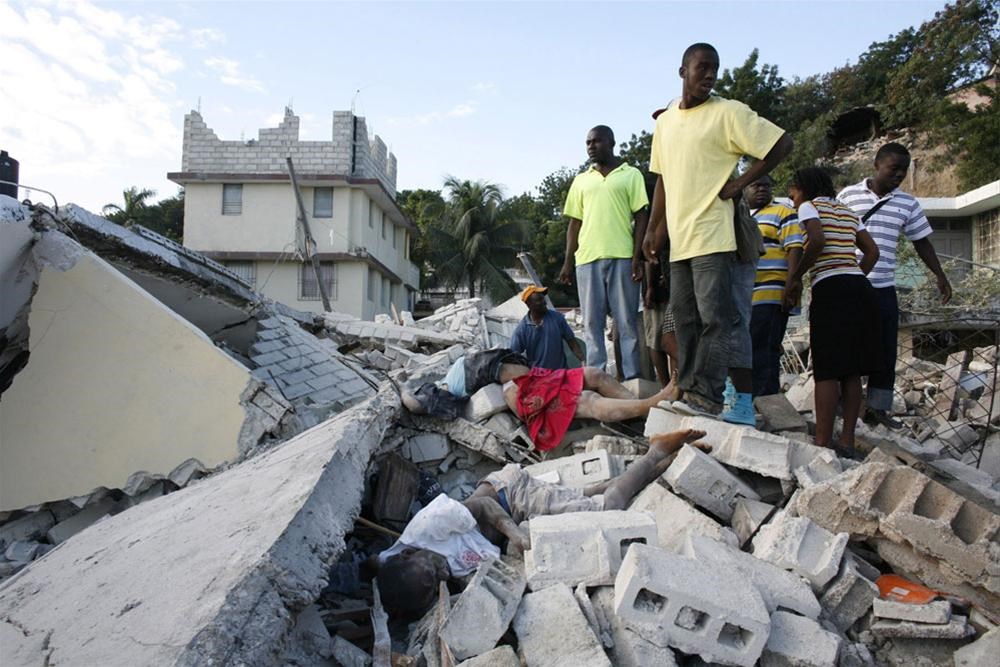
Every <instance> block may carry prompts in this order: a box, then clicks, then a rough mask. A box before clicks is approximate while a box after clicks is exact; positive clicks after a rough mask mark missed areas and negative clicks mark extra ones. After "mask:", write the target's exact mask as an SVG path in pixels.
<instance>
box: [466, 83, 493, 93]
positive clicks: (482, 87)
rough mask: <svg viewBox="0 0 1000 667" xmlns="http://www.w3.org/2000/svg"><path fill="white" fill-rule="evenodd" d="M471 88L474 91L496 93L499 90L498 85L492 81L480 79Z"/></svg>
mask: <svg viewBox="0 0 1000 667" xmlns="http://www.w3.org/2000/svg"><path fill="white" fill-rule="evenodd" d="M470 90H472V92H474V93H490V94H495V93H496V92H497V85H496V84H495V83H493V82H492V81H479V82H478V83H474V84H472V86H471V87H470Z"/></svg>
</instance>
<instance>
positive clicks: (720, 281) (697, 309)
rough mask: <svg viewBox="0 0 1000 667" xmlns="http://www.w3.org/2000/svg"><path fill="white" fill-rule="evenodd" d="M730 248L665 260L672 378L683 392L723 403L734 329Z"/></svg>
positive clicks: (731, 254)
mask: <svg viewBox="0 0 1000 667" xmlns="http://www.w3.org/2000/svg"><path fill="white" fill-rule="evenodd" d="M732 256H733V253H731V252H719V253H713V254H711V255H704V256H702V257H693V258H691V259H685V260H682V261H679V262H671V263H670V308H671V310H672V311H673V315H674V321H675V323H676V330H675V332H674V333H675V335H676V336H677V350H678V354H679V355H680V360H679V361H680V364H679V368H678V378H677V382H678V384H679V385H680V388H681V389H682V390H684V391H685V392H692V393H695V394H698V395H699V396H701V397H702V398H704V399H707V400H709V401H712V402H713V403H722V392H723V390H724V389H725V386H726V375H727V373H728V371H729V362H730V351H729V349H728V348H729V344H730V340H731V333H732V329H733V293H732V276H731V271H732V264H733V258H732Z"/></svg>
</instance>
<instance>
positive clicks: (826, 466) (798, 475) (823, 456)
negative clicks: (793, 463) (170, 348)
mask: <svg viewBox="0 0 1000 667" xmlns="http://www.w3.org/2000/svg"><path fill="white" fill-rule="evenodd" d="M843 471H844V468H843V466H842V465H841V463H840V459H839V458H837V455H836V454H834V453H833V452H832V451H830V450H827V451H824V452H821V453H819V454H817V455H816V456H815V457H813V459H812V461H810V462H809V463H808V464H806V465H804V466H801V467H799V468H796V470H795V479H796V480H797V481H798V483H799V486H800V487H801V488H803V489H808V488H809V487H811V486H815V485H816V484H819V483H821V482H825V481H827V480H828V479H833V478H834V477H836V476H837V475H839V474H840V473H842V472H843Z"/></svg>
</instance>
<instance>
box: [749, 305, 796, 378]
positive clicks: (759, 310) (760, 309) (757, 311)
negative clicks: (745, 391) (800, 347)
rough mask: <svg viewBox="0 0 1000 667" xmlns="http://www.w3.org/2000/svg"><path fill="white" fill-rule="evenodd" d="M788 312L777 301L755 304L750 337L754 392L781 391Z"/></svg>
mask: <svg viewBox="0 0 1000 667" xmlns="http://www.w3.org/2000/svg"><path fill="white" fill-rule="evenodd" d="M787 327H788V313H785V312H782V309H781V306H780V305H779V304H777V303H760V304H757V305H756V306H754V307H753V316H752V317H751V318H750V337H751V338H752V339H753V395H754V396H770V395H771V394H777V393H778V392H780V391H781V377H780V375H781V354H782V342H783V341H784V339H785V329H786V328H787Z"/></svg>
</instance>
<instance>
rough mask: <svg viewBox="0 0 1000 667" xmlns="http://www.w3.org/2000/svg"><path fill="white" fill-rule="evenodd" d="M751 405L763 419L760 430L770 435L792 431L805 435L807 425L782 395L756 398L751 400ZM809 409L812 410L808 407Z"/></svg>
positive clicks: (807, 428)
mask: <svg viewBox="0 0 1000 667" xmlns="http://www.w3.org/2000/svg"><path fill="white" fill-rule="evenodd" d="M753 405H754V407H755V408H756V409H757V412H759V413H760V414H761V416H762V417H764V424H763V426H762V430H764V431H769V432H771V433H777V432H779V431H794V432H798V433H806V432H807V431H808V430H809V425H808V424H806V420H805V419H803V418H802V415H800V414H799V413H798V410H796V409H795V407H794V406H793V405H792V404H791V403H790V402H789V400H788V398H787V397H786V396H785V395H784V394H772V395H770V396H758V397H756V398H755V399H753ZM810 409H812V408H811V407H810Z"/></svg>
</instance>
